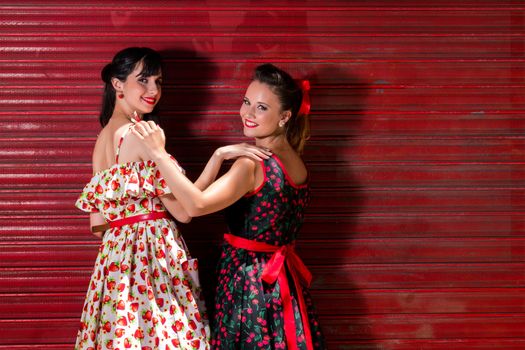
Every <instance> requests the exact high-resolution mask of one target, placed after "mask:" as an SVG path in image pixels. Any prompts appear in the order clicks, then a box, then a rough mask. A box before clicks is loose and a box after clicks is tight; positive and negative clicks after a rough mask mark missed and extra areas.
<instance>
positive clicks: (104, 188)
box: [75, 157, 185, 213]
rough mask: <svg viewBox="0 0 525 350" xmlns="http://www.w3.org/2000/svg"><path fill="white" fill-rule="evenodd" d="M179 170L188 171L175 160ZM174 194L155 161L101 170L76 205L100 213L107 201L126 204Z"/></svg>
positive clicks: (119, 165) (85, 188)
mask: <svg viewBox="0 0 525 350" xmlns="http://www.w3.org/2000/svg"><path fill="white" fill-rule="evenodd" d="M171 159H172V160H173V161H174V162H175V164H176V165H177V167H178V168H179V170H180V171H181V172H183V173H185V171H184V169H182V167H181V166H180V165H179V164H178V163H177V161H176V160H175V159H174V158H173V157H172V158H171ZM169 193H171V190H170V189H169V187H168V186H167V184H166V181H165V180H164V178H163V177H162V176H161V174H160V171H159V170H158V168H157V165H156V164H155V162H154V161H152V160H147V161H139V162H129V163H121V164H114V165H113V166H111V167H110V168H108V169H104V170H101V171H99V172H97V173H95V175H93V177H92V178H91V180H90V181H89V182H88V184H87V185H86V186H85V187H84V189H83V190H82V193H81V194H80V196H79V197H78V199H77V201H76V202H75V206H76V207H77V208H79V209H80V210H82V211H85V212H91V213H94V212H99V211H100V210H99V208H100V207H101V205H103V203H104V202H105V201H108V200H116V199H117V198H118V200H119V201H122V200H123V201H126V199H128V198H129V197H135V198H136V197H139V198H140V197H159V196H162V195H165V194H169Z"/></svg>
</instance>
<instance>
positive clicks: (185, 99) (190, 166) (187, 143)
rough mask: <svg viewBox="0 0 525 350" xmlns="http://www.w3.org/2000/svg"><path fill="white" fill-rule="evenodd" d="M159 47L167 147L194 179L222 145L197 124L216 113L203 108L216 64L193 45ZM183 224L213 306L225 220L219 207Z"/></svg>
mask: <svg viewBox="0 0 525 350" xmlns="http://www.w3.org/2000/svg"><path fill="white" fill-rule="evenodd" d="M160 53H161V55H162V57H163V60H164V71H163V80H164V85H163V91H162V93H163V97H162V102H163V104H162V105H161V106H160V109H161V115H162V118H161V121H160V124H161V126H162V127H163V128H164V130H165V133H166V138H167V141H166V148H167V150H168V152H169V153H170V154H172V155H173V156H174V157H175V158H176V159H177V160H178V161H179V163H180V164H181V165H182V167H183V168H184V169H185V170H186V175H187V176H188V178H189V179H190V180H192V181H195V180H196V179H197V178H198V176H199V174H200V172H201V171H202V170H203V169H204V166H205V164H206V162H207V161H208V158H209V156H211V155H212V153H213V151H214V150H215V149H216V148H217V147H219V146H222V145H224V142H221V141H220V140H219V139H214V138H210V137H207V136H206V130H199V125H206V123H203V122H205V120H206V118H217V117H216V116H209V115H207V114H206V113H205V112H206V111H207V110H208V109H209V108H210V107H212V106H211V105H212V95H213V94H212V91H211V90H210V87H209V85H210V83H211V82H213V81H214V80H215V79H216V74H217V72H216V70H217V68H216V66H215V65H214V64H213V63H212V62H211V61H210V60H209V59H208V58H207V57H204V56H201V55H199V54H198V53H197V52H195V51H189V50H180V49H168V50H161V51H160ZM179 227H180V230H181V233H182V236H183V237H184V239H185V241H186V242H187V244H188V248H189V250H190V252H191V255H192V256H193V257H196V258H198V259H199V266H200V280H201V286H202V289H203V292H204V297H205V299H206V306H207V309H208V312H210V311H212V310H213V297H214V293H215V285H216V279H217V278H216V276H215V266H216V264H217V260H218V258H219V254H220V245H219V243H220V240H221V238H222V233H224V230H225V229H226V225H225V223H224V220H223V218H222V215H221V213H215V214H211V215H206V216H203V217H198V218H194V219H193V220H192V222H190V223H189V224H179Z"/></svg>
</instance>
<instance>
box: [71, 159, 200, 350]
mask: <svg viewBox="0 0 525 350" xmlns="http://www.w3.org/2000/svg"><path fill="white" fill-rule="evenodd" d="M167 193H170V190H169V188H168V187H167V185H166V182H165V181H164V179H163V178H162V177H161V176H160V172H159V171H158V169H157V168H156V166H155V163H154V162H153V161H144V162H130V163H125V164H115V165H114V166H112V167H111V168H109V169H106V170H103V171H100V172H98V173H96V174H95V175H94V176H93V178H92V179H91V181H90V182H89V183H88V184H87V185H86V186H85V188H84V190H83V192H82V194H81V195H80V197H79V198H78V200H77V202H76V204H75V205H76V206H77V207H78V208H79V209H81V210H83V211H86V212H100V213H101V214H102V215H103V216H104V217H105V218H106V220H108V221H113V220H116V219H122V218H125V217H129V216H134V215H141V214H147V213H150V212H153V211H157V212H158V211H165V210H166V209H165V207H164V206H163V204H162V202H161V200H160V198H159V196H161V195H163V194H167ZM209 334H210V331H209V326H208V320H207V317H206V314H205V309H204V303H203V302H202V297H201V291H200V285H199V279H198V265H197V260H196V259H192V258H191V257H190V254H189V252H188V250H187V248H186V245H185V244H184V241H183V239H182V237H181V236H180V233H179V232H178V230H177V227H176V225H175V222H174V221H173V220H170V219H157V220H150V221H142V222H138V223H134V224H130V225H124V226H121V227H116V228H112V229H110V230H107V231H106V232H105V233H104V236H103V241H102V244H101V245H100V248H99V253H98V256H97V259H96V262H95V268H94V271H93V275H92V276H91V281H90V283H89V288H88V292H87V295H86V300H85V303H84V308H83V313H82V318H81V320H80V329H79V331H78V336H77V342H76V346H75V349H78V350H80V349H90V350H91V349H93V350H106V349H108V350H109V349H113V350H117V349H119V350H124V349H140V350H153V349H162V350H164V349H184V350H186V349H208V348H209V343H208V340H209Z"/></svg>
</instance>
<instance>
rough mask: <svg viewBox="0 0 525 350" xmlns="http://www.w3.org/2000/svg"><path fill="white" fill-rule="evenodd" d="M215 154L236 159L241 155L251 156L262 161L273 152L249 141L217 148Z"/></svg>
mask: <svg viewBox="0 0 525 350" xmlns="http://www.w3.org/2000/svg"><path fill="white" fill-rule="evenodd" d="M215 155H216V156H218V157H219V158H220V159H224V160H227V159H235V158H239V157H250V158H252V159H255V160H257V161H260V160H263V159H268V158H269V157H271V155H272V152H271V151H269V150H267V149H265V148H261V147H257V146H254V145H250V144H247V143H238V144H235V145H228V146H224V147H220V148H217V150H216V151H215Z"/></svg>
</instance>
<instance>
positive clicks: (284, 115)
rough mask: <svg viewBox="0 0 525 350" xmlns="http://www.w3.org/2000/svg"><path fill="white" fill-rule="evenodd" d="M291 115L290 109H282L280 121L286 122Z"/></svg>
mask: <svg viewBox="0 0 525 350" xmlns="http://www.w3.org/2000/svg"><path fill="white" fill-rule="evenodd" d="M291 117H292V111H289V110H288V111H284V112H282V113H281V121H282V122H283V123H287V122H288V120H290V118H291Z"/></svg>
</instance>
